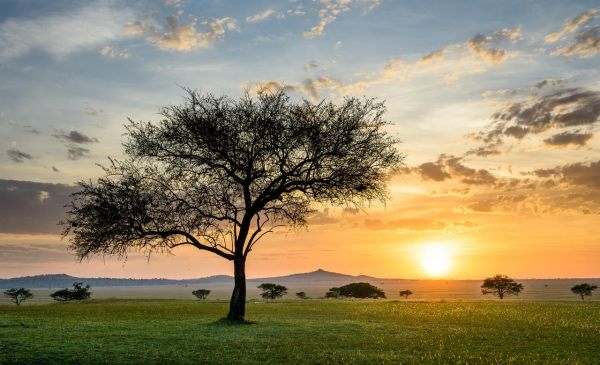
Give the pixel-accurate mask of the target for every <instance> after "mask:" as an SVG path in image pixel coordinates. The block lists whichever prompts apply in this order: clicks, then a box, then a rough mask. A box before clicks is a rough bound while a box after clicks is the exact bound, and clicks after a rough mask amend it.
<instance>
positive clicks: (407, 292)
mask: <svg viewBox="0 0 600 365" xmlns="http://www.w3.org/2000/svg"><path fill="white" fill-rule="evenodd" d="M412 293H413V292H412V290H409V289H406V290H401V291H400V296H401V297H404V298H406V299H408V297H409V296H410V295H412Z"/></svg>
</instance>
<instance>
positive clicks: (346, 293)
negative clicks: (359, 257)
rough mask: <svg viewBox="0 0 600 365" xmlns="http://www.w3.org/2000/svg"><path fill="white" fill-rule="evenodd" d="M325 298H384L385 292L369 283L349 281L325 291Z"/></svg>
mask: <svg viewBox="0 0 600 365" xmlns="http://www.w3.org/2000/svg"><path fill="white" fill-rule="evenodd" d="M325 297H326V298H338V297H347V298H362V299H365V298H371V299H377V298H383V299H385V293H384V291H383V290H381V289H379V288H378V287H376V286H374V285H371V284H369V283H350V284H348V285H344V286H340V287H339V288H331V289H329V291H328V292H327V293H325Z"/></svg>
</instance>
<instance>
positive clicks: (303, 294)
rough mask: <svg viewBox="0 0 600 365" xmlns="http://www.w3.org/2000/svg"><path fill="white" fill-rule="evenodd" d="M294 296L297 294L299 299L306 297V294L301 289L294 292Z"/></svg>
mask: <svg viewBox="0 0 600 365" xmlns="http://www.w3.org/2000/svg"><path fill="white" fill-rule="evenodd" d="M296 296H297V297H298V298H299V299H308V297H307V296H306V293H305V292H303V291H301V292H298V293H296Z"/></svg>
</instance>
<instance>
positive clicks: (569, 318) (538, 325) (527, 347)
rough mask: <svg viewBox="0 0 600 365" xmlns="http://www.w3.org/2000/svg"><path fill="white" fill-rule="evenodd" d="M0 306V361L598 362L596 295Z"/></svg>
mask: <svg viewBox="0 0 600 365" xmlns="http://www.w3.org/2000/svg"><path fill="white" fill-rule="evenodd" d="M227 305H228V304H227V303H219V302H205V303H202V302H193V301H184V300H162V301H161V300H91V301H88V302H84V303H69V304H60V303H56V304H44V305H24V306H21V307H16V306H9V305H0V364H12V363H35V364H45V363H56V364H64V363H72V364H81V363H95V364H98V363H106V364H108V363H110V364H115V363H144V364H154V363H170V364H173V363H174V364H177V363H189V364H192V363H195V364H198V363H222V364H252V363H284V364H296V363H319V364H326V363H331V364H348V363H393V364H398V363H407V364H413V363H414V364H440V363H453V364H454V363H468V364H479V363H481V364H511V363H512V364H524V363H525V364H531V363H535V364H600V302H587V303H586V302H582V303H578V302H527V301H518V302H516V301H513V302H511V301H508V302H499V301H498V302H491V301H480V302H440V301H436V302H433V301H432V302H417V301H408V302H399V301H381V302H376V301H334V300H331V301H330V300H306V301H289V302H274V303H249V304H248V306H247V319H248V320H249V321H252V322H254V323H253V324H248V325H227V324H224V323H222V322H219V321H218V320H219V318H221V317H223V315H224V314H225V313H226V311H227Z"/></svg>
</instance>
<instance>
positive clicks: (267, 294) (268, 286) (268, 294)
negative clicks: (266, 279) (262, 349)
mask: <svg viewBox="0 0 600 365" xmlns="http://www.w3.org/2000/svg"><path fill="white" fill-rule="evenodd" d="M257 288H259V289H261V290H262V291H263V292H262V293H261V294H260V296H261V297H263V299H277V298H281V297H282V296H284V295H286V294H287V288H286V287H285V286H283V285H278V284H273V283H262V284H260V285H259V286H258V287H257Z"/></svg>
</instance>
